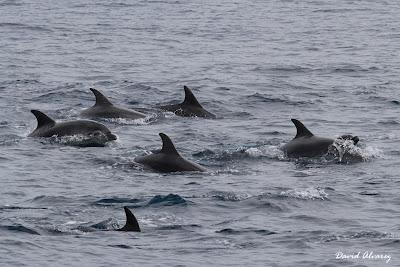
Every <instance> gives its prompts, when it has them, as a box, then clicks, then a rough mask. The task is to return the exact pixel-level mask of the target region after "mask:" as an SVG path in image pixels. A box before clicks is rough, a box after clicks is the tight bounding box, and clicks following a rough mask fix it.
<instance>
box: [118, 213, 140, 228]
mask: <svg viewBox="0 0 400 267" xmlns="http://www.w3.org/2000/svg"><path fill="white" fill-rule="evenodd" d="M124 210H125V215H126V223H125V226H124V227H122V228H121V229H118V231H126V232H140V227H139V223H138V221H137V219H136V217H135V215H133V213H132V211H130V210H129V209H128V207H124Z"/></svg>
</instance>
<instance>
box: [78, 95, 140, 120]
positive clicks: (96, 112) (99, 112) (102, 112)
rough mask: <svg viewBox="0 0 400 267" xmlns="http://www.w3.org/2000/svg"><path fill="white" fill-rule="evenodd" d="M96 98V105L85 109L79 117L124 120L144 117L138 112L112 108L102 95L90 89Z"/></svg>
mask: <svg viewBox="0 0 400 267" xmlns="http://www.w3.org/2000/svg"><path fill="white" fill-rule="evenodd" d="M90 91H92V92H93V94H94V96H95V97H96V103H95V104H94V106H93V107H91V108H88V109H85V110H83V111H82V112H81V115H82V116H83V117H86V118H109V119H112V118H126V119H133V120H135V119H140V118H144V117H146V115H145V114H143V113H140V112H138V111H134V110H130V109H124V108H118V107H116V106H114V105H113V104H112V103H111V102H110V100H108V99H107V97H105V96H104V95H103V94H102V93H100V92H99V91H98V90H96V89H94V88H90Z"/></svg>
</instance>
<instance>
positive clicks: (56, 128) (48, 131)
mask: <svg viewBox="0 0 400 267" xmlns="http://www.w3.org/2000/svg"><path fill="white" fill-rule="evenodd" d="M31 112H32V113H33V115H35V117H36V119H37V127H36V129H35V130H34V131H33V132H32V133H30V134H29V135H28V136H29V137H52V136H58V137H62V136H70V135H87V136H93V137H95V136H99V135H102V136H104V137H106V139H107V141H112V140H116V139H117V137H116V136H115V135H114V134H112V133H111V131H110V130H109V129H108V128H107V127H106V126H104V125H103V124H100V123H97V122H94V121H89V120H77V121H68V122H58V123H57V122H55V121H54V120H53V119H51V118H50V117H48V116H47V115H46V114H44V113H43V112H40V111H38V110H31Z"/></svg>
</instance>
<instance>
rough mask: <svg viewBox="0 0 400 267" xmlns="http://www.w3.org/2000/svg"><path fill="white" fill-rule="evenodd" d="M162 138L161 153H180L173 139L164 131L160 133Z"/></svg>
mask: <svg viewBox="0 0 400 267" xmlns="http://www.w3.org/2000/svg"><path fill="white" fill-rule="evenodd" d="M159 135H160V137H161V140H162V143H163V144H162V148H161V151H160V152H161V153H165V154H174V155H178V156H179V153H178V151H177V150H176V148H175V146H174V144H173V143H172V141H171V139H170V138H169V137H168V136H167V135H166V134H164V133H159Z"/></svg>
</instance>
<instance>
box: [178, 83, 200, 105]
mask: <svg viewBox="0 0 400 267" xmlns="http://www.w3.org/2000/svg"><path fill="white" fill-rule="evenodd" d="M183 89H184V90H185V100H183V102H182V104H183V105H191V106H196V107H199V108H203V107H202V106H201V105H200V103H199V101H197V99H196V97H195V96H194V94H193V93H192V91H191V90H190V89H189V87H187V86H186V85H185V86H183Z"/></svg>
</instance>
